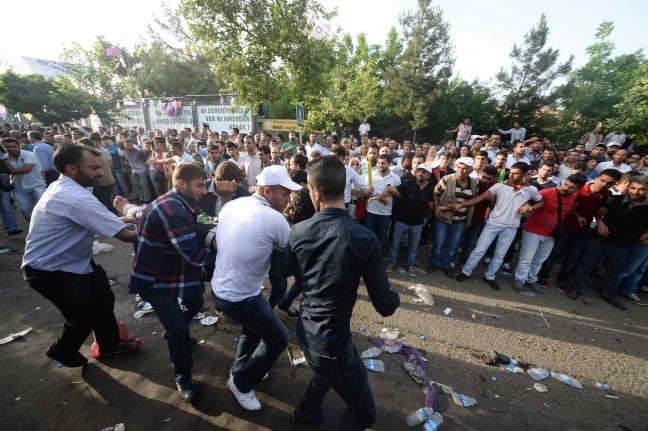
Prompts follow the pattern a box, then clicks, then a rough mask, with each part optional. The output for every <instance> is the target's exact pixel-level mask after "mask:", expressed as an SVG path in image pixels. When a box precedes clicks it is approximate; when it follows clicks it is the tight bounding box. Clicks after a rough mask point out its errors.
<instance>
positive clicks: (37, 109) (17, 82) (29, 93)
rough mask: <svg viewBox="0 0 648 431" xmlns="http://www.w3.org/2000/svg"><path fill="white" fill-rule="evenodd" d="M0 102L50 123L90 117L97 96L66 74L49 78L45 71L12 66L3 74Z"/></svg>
mask: <svg viewBox="0 0 648 431" xmlns="http://www.w3.org/2000/svg"><path fill="white" fill-rule="evenodd" d="M0 102H1V103H3V104H4V105H6V106H7V107H8V108H9V109H11V110H12V111H15V112H22V113H30V114H32V115H34V116H35V117H36V118H38V119H39V120H40V121H42V122H43V123H45V124H51V123H62V122H65V121H69V120H71V119H77V120H78V119H81V118H84V117H87V116H88V115H90V114H91V113H92V106H93V105H94V104H95V102H96V99H95V98H94V97H93V96H92V95H90V94H89V93H87V92H84V91H82V90H79V89H78V88H76V87H75V86H74V85H73V84H72V83H71V82H70V80H69V79H67V78H64V77H60V78H57V79H51V80H46V79H45V78H43V76H42V75H38V74H31V75H22V76H21V75H17V74H16V73H14V72H13V71H11V70H9V71H7V72H5V73H3V74H2V75H0Z"/></svg>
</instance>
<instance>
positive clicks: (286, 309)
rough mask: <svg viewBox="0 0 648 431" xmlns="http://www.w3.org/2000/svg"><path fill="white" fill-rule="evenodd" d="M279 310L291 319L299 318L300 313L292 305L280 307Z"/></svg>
mask: <svg viewBox="0 0 648 431" xmlns="http://www.w3.org/2000/svg"><path fill="white" fill-rule="evenodd" d="M279 309H280V310H282V311H283V312H284V313H286V314H287V315H289V316H290V317H299V311H298V310H297V309H296V308H295V307H293V306H292V305H290V306H288V307H285V306H283V305H280V306H279Z"/></svg>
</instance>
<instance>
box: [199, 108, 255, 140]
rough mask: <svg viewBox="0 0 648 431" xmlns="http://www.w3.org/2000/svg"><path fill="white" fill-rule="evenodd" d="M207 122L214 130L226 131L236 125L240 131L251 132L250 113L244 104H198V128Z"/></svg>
mask: <svg viewBox="0 0 648 431" xmlns="http://www.w3.org/2000/svg"><path fill="white" fill-rule="evenodd" d="M203 123H207V124H209V128H210V129H211V130H212V131H214V132H228V133H229V131H230V130H232V128H234V127H237V128H238V129H239V131H240V132H241V133H247V132H251V131H252V130H254V129H253V127H252V113H251V112H250V110H249V109H248V108H247V107H245V106H233V105H198V128H202V125H203Z"/></svg>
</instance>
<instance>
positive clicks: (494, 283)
mask: <svg viewBox="0 0 648 431" xmlns="http://www.w3.org/2000/svg"><path fill="white" fill-rule="evenodd" d="M483 280H484V281H485V282H486V284H488V285H489V286H490V287H491V289H494V290H500V285H499V284H497V281H495V280H488V279H487V278H486V277H484V278H483Z"/></svg>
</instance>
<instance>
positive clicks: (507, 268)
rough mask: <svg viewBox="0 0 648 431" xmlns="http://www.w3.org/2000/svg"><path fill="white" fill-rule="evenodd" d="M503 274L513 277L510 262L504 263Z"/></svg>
mask: <svg viewBox="0 0 648 431" xmlns="http://www.w3.org/2000/svg"><path fill="white" fill-rule="evenodd" d="M502 272H503V273H504V274H506V275H511V263H510V262H504V263H503V264H502Z"/></svg>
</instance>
